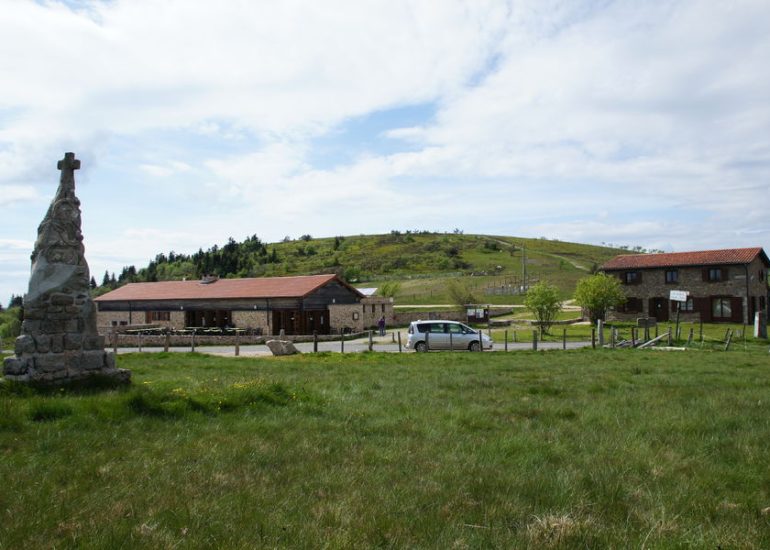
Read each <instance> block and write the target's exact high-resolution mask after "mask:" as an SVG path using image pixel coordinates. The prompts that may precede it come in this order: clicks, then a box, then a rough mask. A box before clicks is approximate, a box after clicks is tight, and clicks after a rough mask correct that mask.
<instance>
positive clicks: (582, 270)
mask: <svg viewBox="0 0 770 550" xmlns="http://www.w3.org/2000/svg"><path fill="white" fill-rule="evenodd" d="M624 250H626V249H625V248H614V247H609V246H594V245H586V244H578V243H571V242H565V241H558V240H549V239H545V238H540V239H527V238H519V237H508V236H494V235H465V234H462V233H460V232H455V233H431V232H421V231H417V232H412V231H406V232H400V231H391V232H390V233H387V234H383V235H356V236H336V237H328V238H313V237H312V236H310V235H303V236H302V237H300V238H299V239H295V240H292V239H289V238H286V239H284V240H283V241H282V242H278V243H263V242H262V241H261V240H260V239H259V238H258V237H257V236H256V235H253V236H251V237H248V238H247V239H245V240H244V241H242V242H236V241H235V240H233V239H232V238H231V239H230V240H229V241H228V242H227V243H226V244H225V245H223V246H222V247H219V246H217V245H215V246H213V247H211V248H210V249H208V250H206V251H204V250H202V249H201V250H199V251H198V252H196V253H195V254H191V255H186V254H176V253H174V252H169V253H168V254H158V255H157V256H156V257H155V259H154V260H152V261H151V262H149V264H148V265H147V266H146V267H141V268H138V269H137V268H136V267H135V266H128V267H126V268H124V269H123V271H122V273H121V274H120V276H119V277H115V275H114V274H113V275H112V276H110V275H109V274H107V273H105V275H104V279H103V280H102V286H101V287H99V288H97V289H96V293H97V294H99V293H103V292H106V291H107V290H109V289H110V288H114V287H115V286H119V285H121V284H125V283H128V282H141V281H163V280H178V279H182V278H188V279H189V278H198V277H200V276H202V275H203V274H216V275H219V276H220V277H263V276H284V275H309V274H316V273H331V272H334V273H337V274H338V275H340V276H341V277H343V278H344V279H346V280H347V281H349V282H351V283H352V284H356V285H357V286H380V285H382V284H383V283H385V282H390V281H395V282H398V283H399V290H398V294H397V299H398V302H399V303H402V304H410V303H411V304H420V303H446V302H448V301H451V300H449V298H448V296H447V282H448V280H449V279H450V278H452V279H456V280H461V281H462V282H463V284H465V286H467V287H469V288H470V289H471V290H473V291H474V292H475V293H476V294H477V295H478V296H479V298H482V296H483V301H486V302H489V303H512V302H517V301H520V297H518V296H515V295H513V294H512V292H514V291H513V289H515V288H517V287H520V286H521V284H522V282H523V280H524V276H525V274H526V277H527V279H528V281H529V282H530V283H531V282H535V281H538V280H545V281H548V282H549V283H551V284H555V285H557V286H558V287H559V288H560V289H561V290H562V293H563V295H564V297H565V298H566V297H568V296H570V295H571V294H572V292H573V290H574V288H575V284H576V282H577V281H578V279H580V278H581V277H583V276H585V275H587V274H589V273H591V272H593V271H594V270H595V269H596V268H597V266H599V265H601V264H602V263H603V262H605V261H606V260H608V259H610V258H611V257H613V256H615V255H616V254H619V253H622V252H623V251H624Z"/></svg>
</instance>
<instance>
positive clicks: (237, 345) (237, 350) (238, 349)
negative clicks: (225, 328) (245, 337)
mask: <svg viewBox="0 0 770 550" xmlns="http://www.w3.org/2000/svg"><path fill="white" fill-rule="evenodd" d="M240 354H241V337H240V334H239V333H238V331H237V330H236V331H235V356H236V357H238V356H239V355H240Z"/></svg>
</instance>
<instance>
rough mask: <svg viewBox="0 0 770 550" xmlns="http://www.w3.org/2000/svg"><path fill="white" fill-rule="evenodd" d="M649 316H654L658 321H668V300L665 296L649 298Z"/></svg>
mask: <svg viewBox="0 0 770 550" xmlns="http://www.w3.org/2000/svg"><path fill="white" fill-rule="evenodd" d="M649 306H650V308H649V313H648V315H649V316H650V317H655V319H656V320H657V321H658V322H662V321H668V300H667V299H666V298H650V302H649Z"/></svg>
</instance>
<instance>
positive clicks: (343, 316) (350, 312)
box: [329, 304, 364, 332]
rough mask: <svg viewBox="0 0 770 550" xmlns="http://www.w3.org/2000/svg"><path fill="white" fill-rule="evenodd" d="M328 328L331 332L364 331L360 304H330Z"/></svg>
mask: <svg viewBox="0 0 770 550" xmlns="http://www.w3.org/2000/svg"><path fill="white" fill-rule="evenodd" d="M329 327H331V330H332V332H340V330H344V329H350V330H352V331H353V332H361V331H362V330H364V312H363V306H362V305H361V304H331V305H330V306H329Z"/></svg>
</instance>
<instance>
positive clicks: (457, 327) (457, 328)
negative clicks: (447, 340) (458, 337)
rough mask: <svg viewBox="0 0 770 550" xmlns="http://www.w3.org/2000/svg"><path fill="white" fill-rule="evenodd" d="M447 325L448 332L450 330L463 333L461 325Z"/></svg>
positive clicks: (454, 332) (453, 332)
mask: <svg viewBox="0 0 770 550" xmlns="http://www.w3.org/2000/svg"><path fill="white" fill-rule="evenodd" d="M448 326H449V332H451V333H452V334H463V333H464V331H463V327H461V326H460V325H455V324H450V325H448Z"/></svg>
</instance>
